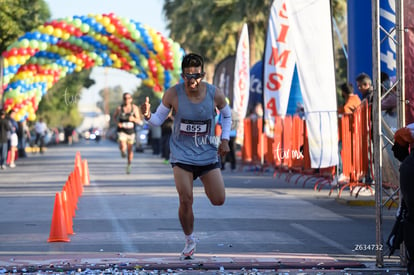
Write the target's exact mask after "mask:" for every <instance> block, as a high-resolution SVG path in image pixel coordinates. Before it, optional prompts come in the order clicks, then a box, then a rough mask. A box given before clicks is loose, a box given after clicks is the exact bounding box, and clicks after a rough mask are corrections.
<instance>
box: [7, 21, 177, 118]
mask: <svg viewBox="0 0 414 275" xmlns="http://www.w3.org/2000/svg"><path fill="white" fill-rule="evenodd" d="M183 54H184V51H183V50H182V49H181V47H180V45H179V44H178V43H177V42H174V41H172V40H171V39H170V38H166V37H163V36H162V35H161V34H160V33H159V32H156V31H155V30H153V29H151V28H149V27H148V26H145V25H143V24H141V23H138V22H134V21H133V20H130V19H126V18H123V17H118V16H116V15H114V14H112V13H111V14H102V15H101V14H98V15H94V14H90V15H87V16H73V17H71V18H64V19H58V20H53V21H51V22H46V23H45V24H44V25H42V26H39V27H38V28H37V29H35V30H33V31H31V32H28V33H26V34H24V35H23V36H21V37H19V39H18V40H17V41H15V42H14V43H13V44H11V45H10V46H9V47H8V48H7V50H6V51H5V52H3V53H2V56H3V59H4V70H3V108H4V109H5V110H6V111H9V110H11V109H14V110H15V111H16V117H15V118H16V120H18V121H22V120H30V121H33V120H35V119H36V111H37V108H38V105H39V102H40V100H41V99H42V96H43V95H44V94H45V93H46V92H47V90H48V89H49V88H50V87H52V86H53V85H54V84H55V83H56V82H57V81H58V80H59V79H61V78H64V77H65V76H66V75H68V74H71V73H73V72H80V71H81V70H83V69H88V68H92V67H96V66H102V67H112V68H117V69H120V70H124V71H126V72H129V73H131V74H133V75H135V76H137V77H138V78H140V79H142V83H143V84H144V85H147V86H149V87H152V88H153V89H154V91H156V92H162V91H164V90H165V89H167V88H168V87H169V86H170V85H172V84H174V83H176V82H177V81H178V79H179V76H180V72H181V59H182V56H183Z"/></svg>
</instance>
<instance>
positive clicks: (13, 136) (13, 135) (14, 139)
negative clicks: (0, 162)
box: [9, 109, 19, 168]
mask: <svg viewBox="0 0 414 275" xmlns="http://www.w3.org/2000/svg"><path fill="white" fill-rule="evenodd" d="M14 114H15V111H14V110H13V109H12V110H10V112H9V122H10V128H11V130H10V148H9V149H10V150H9V152H10V162H9V167H10V168H14V167H16V163H15V160H16V154H17V145H18V142H19V138H18V136H17V131H18V129H19V125H18V124H17V122H16V120H14Z"/></svg>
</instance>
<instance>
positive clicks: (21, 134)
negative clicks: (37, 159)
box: [17, 120, 31, 158]
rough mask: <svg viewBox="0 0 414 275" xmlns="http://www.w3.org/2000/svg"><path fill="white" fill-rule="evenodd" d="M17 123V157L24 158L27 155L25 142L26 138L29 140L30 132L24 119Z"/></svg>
mask: <svg viewBox="0 0 414 275" xmlns="http://www.w3.org/2000/svg"><path fill="white" fill-rule="evenodd" d="M17 124H18V129H17V137H18V152H19V158H25V157H27V155H26V143H27V140H29V141H30V139H31V134H30V130H29V127H28V126H27V123H26V120H23V121H19V122H18V123H17Z"/></svg>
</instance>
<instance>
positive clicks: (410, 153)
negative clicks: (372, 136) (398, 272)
mask: <svg viewBox="0 0 414 275" xmlns="http://www.w3.org/2000/svg"><path fill="white" fill-rule="evenodd" d="M394 141H395V142H394V146H393V148H392V150H393V152H394V156H395V157H396V158H397V159H398V160H399V161H401V165H400V188H401V195H402V198H401V203H400V204H401V206H400V208H405V210H406V212H405V217H403V220H404V222H403V241H404V244H405V247H406V248H407V249H406V256H407V272H408V274H410V275H413V274H414V234H413V232H414V183H413V177H414V169H413V167H414V123H411V124H408V125H407V126H405V127H403V128H400V129H398V130H397V131H396V132H395V134H394ZM410 147H411V149H410Z"/></svg>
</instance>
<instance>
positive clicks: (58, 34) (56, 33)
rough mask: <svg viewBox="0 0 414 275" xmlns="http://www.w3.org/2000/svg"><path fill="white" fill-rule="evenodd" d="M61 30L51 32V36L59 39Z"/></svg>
mask: <svg viewBox="0 0 414 275" xmlns="http://www.w3.org/2000/svg"><path fill="white" fill-rule="evenodd" d="M62 34H63V32H62V30H61V29H54V30H53V35H54V36H56V37H57V38H61V37H62Z"/></svg>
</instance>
